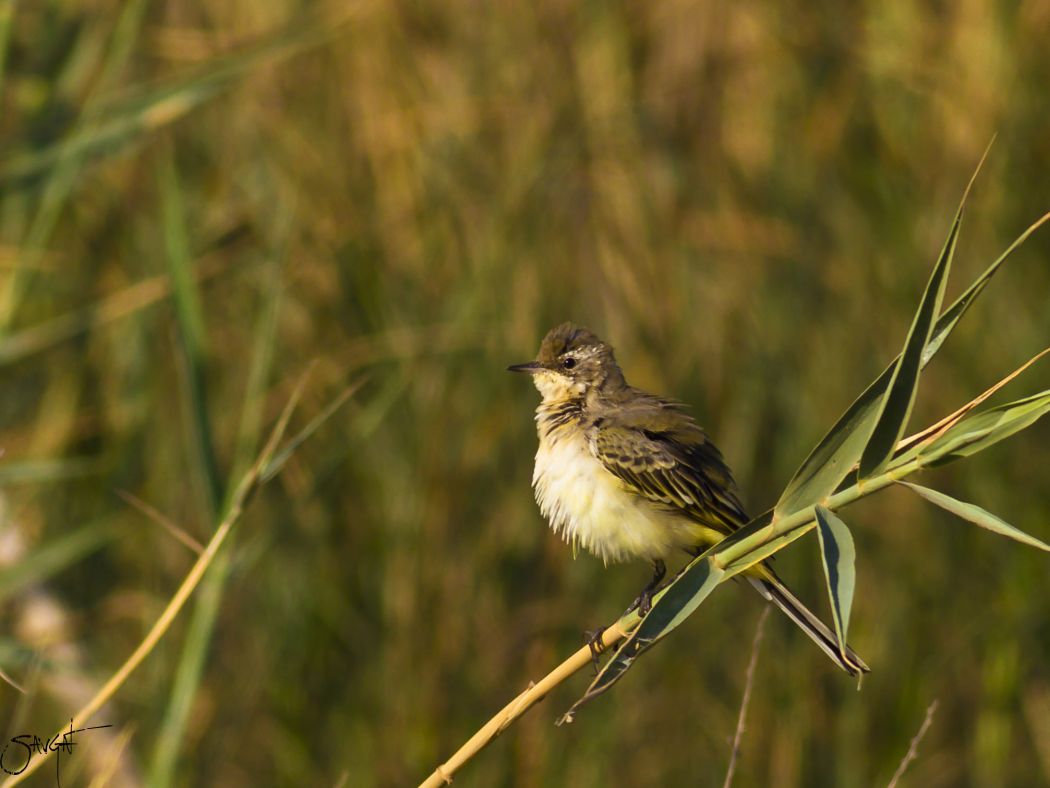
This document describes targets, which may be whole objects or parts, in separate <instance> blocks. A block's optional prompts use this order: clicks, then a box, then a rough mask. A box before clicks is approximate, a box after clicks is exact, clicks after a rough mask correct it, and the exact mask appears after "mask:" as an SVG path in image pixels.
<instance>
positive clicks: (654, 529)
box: [532, 433, 707, 564]
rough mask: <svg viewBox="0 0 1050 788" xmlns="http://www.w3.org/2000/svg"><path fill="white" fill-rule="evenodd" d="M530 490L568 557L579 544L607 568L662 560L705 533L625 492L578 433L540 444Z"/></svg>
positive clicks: (696, 541)
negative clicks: (569, 548)
mask: <svg viewBox="0 0 1050 788" xmlns="http://www.w3.org/2000/svg"><path fill="white" fill-rule="evenodd" d="M532 486H533V488H534V489H535V492H536V502H537V503H538V504H539V506H540V511H542V512H543V515H544V517H546V518H547V519H548V520H549V521H550V525H551V527H552V528H553V529H554V531H555V532H556V533H558V534H560V535H561V536H562V538H563V539H565V541H566V542H569V543H571V544H572V546H573V553H574V554H575V551H576V548H577V546H582V547H584V548H585V549H586V550H589V551H590V552H592V553H594V554H595V555H597V556H599V557H600V558H601V559H602V560H603V561H604V562H605V563H607V564H608V563H610V562H618V561H624V560H626V559H628V558H644V559H648V560H653V559H656V558H663V557H665V556H667V555H668V553H671V552H673V551H675V550H677V549H680V548H686V547H692V546H694V545H696V544H699V543H700V542H701V540H702V535H703V532H704V531H705V530H707V529H704V528H703V527H702V526H699V525H697V524H695V523H693V522H692V521H691V520H688V519H687V518H686V517H684V516H682V515H678V514H675V513H673V512H668V511H667V510H665V509H663V508H662V507H659V506H657V505H655V504H653V503H650V502H649V501H648V500H646V499H645V498H643V497H641V496H639V495H636V494H634V493H631V492H629V491H628V490H627V489H625V487H624V484H623V482H621V481H620V480H619V479H618V478H616V477H615V476H614V475H613V474H611V473H609V471H607V470H606V469H605V467H604V466H603V465H602V464H601V462H600V461H599V460H598V459H596V458H595V457H594V455H593V454H592V453H591V451H590V448H589V447H588V446H587V442H586V440H585V439H584V437H583V434H582V433H580V434H578V435H565V434H563V435H562V437H560V439H557V440H553V441H552V440H550V439H547V440H545V441H541V443H540V448H539V451H538V452H537V453H536V466H535V470H534V472H533V476H532Z"/></svg>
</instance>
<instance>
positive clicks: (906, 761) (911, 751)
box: [887, 700, 937, 788]
mask: <svg viewBox="0 0 1050 788" xmlns="http://www.w3.org/2000/svg"><path fill="white" fill-rule="evenodd" d="M936 713H937V701H936V700H935V701H933V703H931V704H930V705H929V706H928V707H927V708H926V717H925V719H923V721H922V725H921V726H920V727H919V732H918V733H916V734H915V736H914V737H913V738H912V740H911V744H910V745H909V746H908V752H906V753H905V754H904V758H903V760H901V762H900V765H899V766H898V767H897V771H895V772H894V773H893V777H892V778H891V779H890V781H889V784H888V785H887V788H897V783H898V782H899V781H900V779H901V777H903V776H904V771H905V770H906V769H907V768H908V766H909V765H910V764H911V762H912V761H914V760H915V759H916V758H917V757H918V755H919V744H920V742H922V739H923V737H924V736H925V735H926V731H928V730H929V729H930V725H931V724H932V723H933V715H934V714H936Z"/></svg>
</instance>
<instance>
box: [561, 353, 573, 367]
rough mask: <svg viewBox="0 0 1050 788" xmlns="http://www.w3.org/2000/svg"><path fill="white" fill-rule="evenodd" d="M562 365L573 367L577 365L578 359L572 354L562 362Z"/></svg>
mask: <svg viewBox="0 0 1050 788" xmlns="http://www.w3.org/2000/svg"><path fill="white" fill-rule="evenodd" d="M561 365H562V366H563V367H565V369H572V368H573V367H575V366H576V359H574V358H573V357H572V356H569V357H568V358H567V359H565V360H564V361H562V362H561Z"/></svg>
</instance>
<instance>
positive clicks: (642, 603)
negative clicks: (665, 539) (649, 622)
mask: <svg viewBox="0 0 1050 788" xmlns="http://www.w3.org/2000/svg"><path fill="white" fill-rule="evenodd" d="M666 574H667V567H666V566H664V562H663V561H661V560H660V559H659V558H656V559H654V560H653V577H652V580H650V581H649V582H648V583H647V584H646V586H645V588H643V589H642V592H641V593H640V594H638V598H637V599H635V600H634V601H633V602H632V603H631V606H630V607H629V608H627V609H626V610H625V611H623V615H624V616H626V615H627V614H628V613H630V612H631V611H632V610H634V609H635V608H637V609H638V612H639V613H640V614H641V615H642V617H643V618H644V617H645V616H647V615H648V614H649V610H650V609H651V608H652V606H653V593H654V592H655V591H656V589H657V588H658V587H659V586H660V581H661V580H663V579H664V576H665V575H666ZM620 618H623V616H620ZM605 629H606V627H598V629H595V630H593V631H587V632H584V633H583V638H584V640H585V641H586V643H587V646H588V648H590V650H591V661H592V662H593V663H594V671H595V673H597V672H598V664H599V660H598V657H599V656H600V655H601V653H602V652H603V651H604V650H605V645H604V644H603V643H602V635H603V634H605Z"/></svg>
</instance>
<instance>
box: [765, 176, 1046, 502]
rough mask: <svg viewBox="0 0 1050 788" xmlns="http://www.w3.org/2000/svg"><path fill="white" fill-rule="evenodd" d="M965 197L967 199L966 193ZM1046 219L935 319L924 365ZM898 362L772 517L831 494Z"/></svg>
mask: <svg viewBox="0 0 1050 788" xmlns="http://www.w3.org/2000/svg"><path fill="white" fill-rule="evenodd" d="M975 174H976V173H975ZM971 183H972V180H971ZM963 199H964V200H965V195H964V198H963ZM1048 221H1050V213H1046V214H1044V215H1043V216H1042V217H1040V218H1039V219H1038V220H1037V221H1036V222H1034V223H1033V224H1032V225H1031V226H1030V227H1029V228H1028V229H1027V230H1025V231H1024V232H1023V233H1021V235H1020V236H1018V237H1017V239H1016V240H1015V241H1014V242H1013V243H1012V244H1010V246H1009V247H1008V248H1007V249H1006V251H1005V252H1003V253H1002V254H1001V255H999V257H998V258H997V259H996V260H995V262H993V263H992V264H991V265H990V266H988V268H987V269H985V271H984V273H982V274H981V275H980V276H979V277H978V278H977V279H976V280H975V281H974V282H973V284H971V285H970V286H969V287H968V288H967V289H966V291H965V292H964V293H963V294H962V295H961V296H959V298H958V299H956V301H955V302H954V303H953V304H952V305H951V306H950V307H948V309H947V310H946V311H945V312H944V314H942V315H941V316H940V318H938V320H937V324H936V325H935V326H934V327H933V330H932V331H931V332H930V339H929V342H928V343H927V344H926V348H925V350H924V351H923V354H922V362H921V364H922V367H923V368H925V366H926V365H927V364H928V363H929V362H930V361H931V360H932V359H933V357H934V355H936V353H937V351H938V350H939V349H940V347H941V345H942V344H943V343H944V341H945V340H946V339H947V338H948V337H949V336H950V335H951V333H952V331H954V330H955V327H956V325H958V323H959V321H960V320H961V319H962V316H963V315H964V314H965V313H966V311H967V310H968V309H969V308H970V306H972V305H973V303H974V301H976V300H977V297H978V296H979V295H980V294H981V293H982V292H983V291H984V288H985V287H987V286H988V283H989V282H990V281H991V279H992V277H993V276H995V274H996V273H997V272H998V271H999V268H1000V267H1001V266H1002V264H1003V263H1004V262H1006V260H1007V258H1009V257H1010V255H1011V254H1013V253H1014V252H1015V251H1016V250H1017V248H1018V247H1019V246H1021V244H1022V243H1024V242H1025V241H1026V240H1028V237H1029V236H1031V235H1032V233H1034V232H1035V231H1036V230H1037V229H1039V228H1040V227H1041V226H1042V225H1043V224H1045V223H1046V222H1048ZM897 361H898V360H897V359H894V361H893V363H891V364H890V365H889V366H888V367H886V369H884V370H883V371H882V373H881V374H880V375H879V376H878V377H877V378H876V379H875V380H874V381H873V382H872V383H871V385H869V386H868V388H867V389H865V390H864V392H863V393H862V394H861V395H860V396H859V397H857V399H856V400H855V401H854V402H853V404H851V405H850V406H849V408H847V409H846V412H845V413H843V414H842V416H841V417H840V418H839V420H838V421H837V422H835V425H834V426H833V427H832V428H831V429H830V430H828V432H827V434H826V435H825V436H824V437H823V438H822V439H821V441H820V443H818V444H817V446H816V448H814V449H813V451H812V452H810V454H809V456H808V457H806V459H805V460H804V461H803V462H802V465H801V466H799V469H798V470H797V471H796V472H795V475H794V476H793V477H792V478H791V481H790V482H789V483H788V485H787V487H786V488H785V489H784V492H783V493H782V494H781V496H780V500H778V501H777V504H776V508H775V510H774V512H775V516H776V517H778V518H779V517H783V516H785V515H787V514H790V513H791V512H797V511H799V510H800V509H804V508H805V507H807V506H812V505H813V504H814V503H816V502H817V501H820V500H823V499H824V498H825V497H826V496H827V495H829V494H830V493H832V492H834V490H835V488H837V487H838V485H839V484H840V483H841V481H842V480H843V479H844V478H846V476H847V474H848V473H849V472H850V470H851V469H852V467H853V465H854V464H855V463H856V461H857V459H858V458H859V457H860V454H861V452H862V451H863V445H864V443H865V442H866V441H867V438H868V434H869V433H866V432H865V429H866V428H867V429H870V425H871V424H872V423H874V421H875V419H876V418H877V417H878V405H879V403H880V401H881V399H882V398H883V396H884V395H885V393H886V390H887V389H888V388H889V384H890V379H891V378H892V376H893V372H894V370H895V369H896V366H897Z"/></svg>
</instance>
